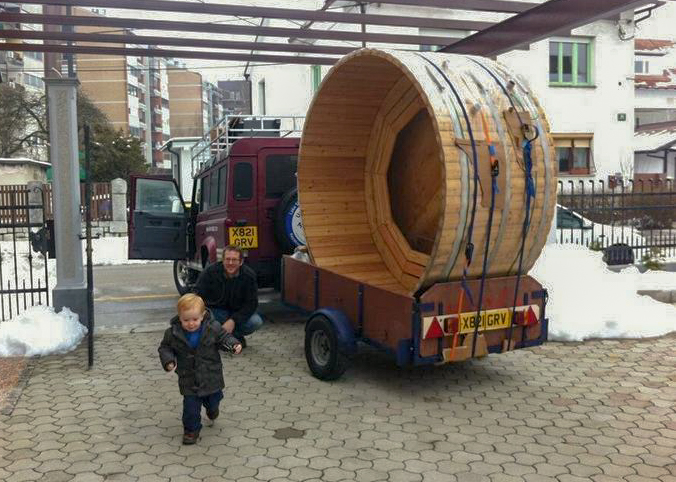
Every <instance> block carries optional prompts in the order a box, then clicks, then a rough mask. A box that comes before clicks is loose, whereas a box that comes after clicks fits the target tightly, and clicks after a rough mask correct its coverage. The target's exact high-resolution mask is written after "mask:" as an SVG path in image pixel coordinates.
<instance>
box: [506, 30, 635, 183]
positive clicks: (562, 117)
mask: <svg viewBox="0 0 676 482" xmlns="http://www.w3.org/2000/svg"><path fill="white" fill-rule="evenodd" d="M573 34H574V35H578V36H583V37H590V38H593V42H592V45H593V47H592V48H593V52H594V53H593V68H592V76H593V77H592V78H593V81H594V87H549V75H548V72H549V40H543V41H541V42H538V43H536V44H533V45H532V46H531V49H530V51H528V52H523V51H513V52H510V53H508V54H505V55H501V56H499V58H498V60H499V61H500V62H502V63H504V64H505V65H507V66H508V67H509V68H510V69H511V70H512V71H513V72H515V73H516V74H517V75H520V76H521V77H522V78H523V79H525V80H526V82H527V83H528V84H529V85H530V86H531V88H532V89H533V92H534V94H535V95H536V97H537V98H538V99H539V100H540V102H541V103H542V105H543V107H544V110H545V113H546V115H547V118H548V120H549V123H550V125H551V130H552V133H593V134H594V140H593V147H592V149H593V160H594V165H595V166H596V175H595V177H596V178H605V177H606V176H607V175H608V174H614V173H616V172H619V171H620V170H621V169H620V162H622V161H625V162H626V160H627V159H631V157H632V156H633V146H632V143H633V135H634V118H633V117H634V116H633V110H634V85H633V83H632V82H631V80H630V79H631V78H632V77H633V66H634V64H633V58H634V44H633V40H629V41H622V40H620V39H619V38H618V35H617V27H616V25H615V23H614V22H610V21H600V22H595V23H594V24H591V25H588V26H585V27H581V28H579V29H576V30H574V31H573ZM620 113H624V114H626V121H618V120H617V114H620ZM576 177H578V176H576Z"/></svg>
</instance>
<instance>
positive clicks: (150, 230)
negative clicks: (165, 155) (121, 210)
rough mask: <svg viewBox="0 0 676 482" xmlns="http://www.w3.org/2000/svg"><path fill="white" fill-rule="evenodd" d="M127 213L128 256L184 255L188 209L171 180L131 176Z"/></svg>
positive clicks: (159, 257)
mask: <svg viewBox="0 0 676 482" xmlns="http://www.w3.org/2000/svg"><path fill="white" fill-rule="evenodd" d="M129 213H130V216H129V252H128V256H129V259H167V260H171V259H173V260H178V259H185V258H186V255H187V251H188V237H187V233H186V229H187V224H188V219H189V212H188V210H187V209H186V207H185V203H184V202H183V198H182V197H181V193H180V191H179V189H178V185H177V184H176V181H175V180H173V179H170V178H167V177H159V176H132V177H131V186H130V197H129Z"/></svg>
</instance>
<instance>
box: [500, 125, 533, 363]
mask: <svg viewBox="0 0 676 482" xmlns="http://www.w3.org/2000/svg"><path fill="white" fill-rule="evenodd" d="M535 133H536V136H535V137H534V138H533V139H526V140H524V141H523V163H524V167H525V173H526V216H525V217H524V218H523V225H522V226H521V247H520V248H519V267H518V268H517V270H516V286H515V288H514V300H513V302H512V322H511V323H510V324H509V335H508V336H507V348H508V351H509V349H510V348H511V346H512V335H513V333H514V320H515V316H516V301H517V298H518V297H519V283H520V281H521V269H522V263H523V251H524V247H525V246H526V235H527V234H528V228H529V226H530V202H531V200H532V199H535V181H534V180H533V158H532V153H533V141H534V140H535V139H537V138H538V135H539V133H538V131H537V128H536V129H535ZM524 330H525V328H524Z"/></svg>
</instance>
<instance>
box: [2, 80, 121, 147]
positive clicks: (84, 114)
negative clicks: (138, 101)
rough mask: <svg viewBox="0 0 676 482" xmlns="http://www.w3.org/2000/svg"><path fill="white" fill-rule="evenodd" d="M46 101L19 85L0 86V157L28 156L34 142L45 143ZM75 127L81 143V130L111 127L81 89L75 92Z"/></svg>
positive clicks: (46, 140)
mask: <svg viewBox="0 0 676 482" xmlns="http://www.w3.org/2000/svg"><path fill="white" fill-rule="evenodd" d="M46 106H47V98H46V96H45V95H38V94H34V93H32V92H30V91H29V90H27V89H25V88H24V87H22V86H19V87H10V86H9V85H8V84H0V119H2V122H0V157H12V156H18V155H30V154H31V153H30V151H31V148H32V147H33V146H34V145H35V144H36V141H37V140H41V141H42V143H43V144H47V143H48V142H49V132H48V122H47V108H46ZM77 124H78V128H79V129H80V140H82V129H81V128H82V127H83V126H84V125H85V124H87V125H89V126H90V127H91V128H92V129H103V128H111V124H110V121H109V120H108V117H107V116H106V114H104V113H103V111H101V109H99V108H98V107H97V106H96V105H95V104H94V103H93V102H92V101H91V100H90V99H89V98H88V97H87V96H86V95H85V94H84V93H83V92H82V91H81V90H79V89H78V93H77Z"/></svg>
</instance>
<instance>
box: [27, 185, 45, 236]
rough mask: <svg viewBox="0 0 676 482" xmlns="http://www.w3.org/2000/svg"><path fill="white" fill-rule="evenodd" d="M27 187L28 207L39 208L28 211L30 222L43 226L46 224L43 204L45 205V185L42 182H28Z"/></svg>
mask: <svg viewBox="0 0 676 482" xmlns="http://www.w3.org/2000/svg"><path fill="white" fill-rule="evenodd" d="M27 186H28V205H29V206H39V209H29V210H28V222H29V223H30V224H42V223H43V222H44V216H43V214H44V209H43V208H44V206H43V204H42V203H43V200H42V193H43V190H44V184H43V183H42V182H40V181H28V183H27ZM35 227H37V226H35ZM29 230H30V228H29Z"/></svg>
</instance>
